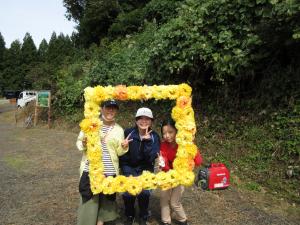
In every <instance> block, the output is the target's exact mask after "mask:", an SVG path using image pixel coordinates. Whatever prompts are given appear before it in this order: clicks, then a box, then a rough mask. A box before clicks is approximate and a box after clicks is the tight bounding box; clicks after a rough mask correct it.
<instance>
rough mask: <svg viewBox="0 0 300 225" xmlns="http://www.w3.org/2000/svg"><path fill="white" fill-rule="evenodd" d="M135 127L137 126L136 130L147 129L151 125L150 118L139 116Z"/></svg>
mask: <svg viewBox="0 0 300 225" xmlns="http://www.w3.org/2000/svg"><path fill="white" fill-rule="evenodd" d="M136 125H137V126H138V128H140V129H141V130H146V129H149V128H150V127H151V125H152V120H151V118H149V117H147V116H141V117H139V119H138V120H137V121H136Z"/></svg>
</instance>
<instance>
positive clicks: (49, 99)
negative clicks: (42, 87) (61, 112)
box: [48, 92, 51, 129]
mask: <svg viewBox="0 0 300 225" xmlns="http://www.w3.org/2000/svg"><path fill="white" fill-rule="evenodd" d="M50 121H51V92H50V93H49V98H48V129H50Z"/></svg>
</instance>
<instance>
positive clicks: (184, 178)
mask: <svg viewBox="0 0 300 225" xmlns="http://www.w3.org/2000/svg"><path fill="white" fill-rule="evenodd" d="M178 177H179V179H180V181H179V182H180V183H181V184H182V185H184V186H191V185H192V184H193V183H194V180H195V174H194V172H193V171H180V172H179V176H178Z"/></svg>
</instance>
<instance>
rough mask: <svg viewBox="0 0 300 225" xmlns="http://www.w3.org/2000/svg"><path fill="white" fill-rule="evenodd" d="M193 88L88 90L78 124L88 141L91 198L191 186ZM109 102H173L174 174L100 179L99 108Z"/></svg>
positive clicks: (144, 173)
mask: <svg viewBox="0 0 300 225" xmlns="http://www.w3.org/2000/svg"><path fill="white" fill-rule="evenodd" d="M191 93H192V88H191V87H190V86H189V85H187V84H179V85H154V86H147V85H144V86H129V87H126V86H125V85H118V86H116V87H112V86H106V87H103V86H96V87H94V88H92V87H87V88H86V89H85V92H84V97H85V104H84V117H85V119H83V120H82V121H81V123H80V127H81V130H82V131H83V132H84V133H85V134H86V137H87V142H88V143H87V157H88V160H89V162H90V182H91V189H92V192H93V193H94V194H97V193H100V192H103V193H104V194H112V193H115V192H126V191H127V192H129V193H130V194H132V195H137V194H139V193H140V192H141V191H142V190H143V189H144V190H146V189H155V188H161V189H163V190H167V189H170V188H173V187H176V186H177V185H180V184H182V185H186V186H188V185H191V184H192V183H193V181H194V178H195V175H194V173H193V168H194V160H193V159H194V157H195V155H196V153H197V147H196V146H195V144H194V143H193V140H194V137H195V134H196V125H195V119H194V111H193V108H192V98H191ZM109 99H116V100H121V101H124V100H148V99H156V100H162V99H169V100H176V106H175V107H174V108H173V109H172V118H173V119H174V120H175V122H176V128H177V129H178V133H177V135H176V142H177V144H178V151H177V155H176V159H175V160H174V163H173V167H174V169H173V170H170V171H168V172H162V171H161V172H159V173H157V174H153V173H151V172H148V171H144V172H143V174H142V175H141V176H139V177H132V176H130V177H125V176H117V177H105V176H104V175H103V163H102V149H101V144H100V135H99V132H100V129H101V126H102V122H101V120H100V119H99V114H100V110H101V108H100V104H101V102H103V101H106V100H109Z"/></svg>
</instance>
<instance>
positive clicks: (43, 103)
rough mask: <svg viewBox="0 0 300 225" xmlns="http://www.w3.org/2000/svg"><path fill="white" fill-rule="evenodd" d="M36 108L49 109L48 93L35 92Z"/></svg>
mask: <svg viewBox="0 0 300 225" xmlns="http://www.w3.org/2000/svg"><path fill="white" fill-rule="evenodd" d="M37 106H39V107H49V106H50V91H38V92H37Z"/></svg>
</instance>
